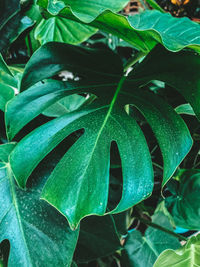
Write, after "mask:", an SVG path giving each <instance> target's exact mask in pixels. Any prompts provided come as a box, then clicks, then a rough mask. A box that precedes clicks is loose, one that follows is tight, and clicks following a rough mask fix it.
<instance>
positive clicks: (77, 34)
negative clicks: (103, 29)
mask: <svg viewBox="0 0 200 267" xmlns="http://www.w3.org/2000/svg"><path fill="white" fill-rule="evenodd" d="M95 32H97V29H95V28H92V27H89V26H87V25H83V24H81V23H78V22H75V21H70V20H68V19H66V18H62V17H53V18H49V19H47V20H45V19H43V20H41V22H40V24H39V25H38V26H37V28H36V29H35V38H36V39H37V40H39V42H40V43H41V44H45V43H47V42H52V41H55V42H63V43H68V44H79V43H81V42H83V41H85V40H87V39H88V38H89V37H90V36H91V35H93V34H94V33H95Z"/></svg>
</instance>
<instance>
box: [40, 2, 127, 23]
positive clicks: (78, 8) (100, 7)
mask: <svg viewBox="0 0 200 267" xmlns="http://www.w3.org/2000/svg"><path fill="white" fill-rule="evenodd" d="M128 2H129V1H128V0H118V1H114V0H90V1H88V0H82V1H81V4H80V2H79V1H78V0H67V1H65V0H56V1H55V0H38V4H39V5H42V6H46V7H47V9H48V11H49V12H50V13H51V14H54V15H56V14H58V13H59V12H60V11H61V10H62V9H63V8H64V7H66V6H67V7H70V9H71V11H72V13H73V14H74V15H75V16H76V17H78V18H79V19H80V20H82V21H84V22H87V23H88V22H91V21H92V20H94V19H95V18H96V17H97V16H99V15H100V14H101V13H102V12H104V11H105V10H112V11H114V12H117V11H120V10H121V9H122V8H123V7H124V6H126V4H128Z"/></svg>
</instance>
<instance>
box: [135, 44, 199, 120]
mask: <svg viewBox="0 0 200 267" xmlns="http://www.w3.org/2000/svg"><path fill="white" fill-rule="evenodd" d="M199 72H200V56H199V55H196V54H195V53H193V52H192V51H181V52H179V53H176V54H174V53H171V52H169V51H167V50H165V49H164V48H161V47H159V46H158V47H156V48H155V49H154V50H153V51H152V52H151V53H150V54H149V55H148V57H146V58H145V59H144V60H143V62H142V63H141V64H140V65H139V66H138V68H136V69H134V70H133V71H132V73H130V76H131V77H132V79H135V80H137V83H143V84H145V83H147V82H148V81H149V80H160V81H163V82H166V83H167V84H169V85H170V86H172V87H174V88H175V89H176V90H177V91H178V92H179V93H180V94H182V95H183V96H184V98H185V99H186V101H187V102H188V103H189V104H190V105H191V106H192V108H193V110H194V112H195V114H196V115H197V117H198V118H199V119H200V108H199V107H200V78H199ZM144 73H145V74H146V75H145V76H144ZM186 77H189V79H187V78H186Z"/></svg>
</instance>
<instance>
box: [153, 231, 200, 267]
mask: <svg viewBox="0 0 200 267" xmlns="http://www.w3.org/2000/svg"><path fill="white" fill-rule="evenodd" d="M169 263H170V266H176V267H185V266H188V267H197V266H200V235H198V236H193V237H191V239H190V240H188V242H187V243H186V244H185V245H184V246H183V247H182V248H179V249H177V250H172V249H167V250H165V251H163V252H162V253H161V255H160V256H159V257H158V259H157V260H156V262H155V264H154V266H153V267H160V266H162V267H169Z"/></svg>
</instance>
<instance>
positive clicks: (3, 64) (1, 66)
mask: <svg viewBox="0 0 200 267" xmlns="http://www.w3.org/2000/svg"><path fill="white" fill-rule="evenodd" d="M0 69H2V70H3V71H4V72H6V73H7V74H9V75H11V76H13V74H12V72H11V71H10V69H9V67H8V65H7V64H6V62H5V61H4V59H3V57H2V55H1V53H0Z"/></svg>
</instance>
